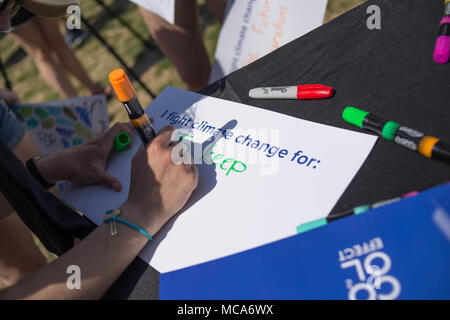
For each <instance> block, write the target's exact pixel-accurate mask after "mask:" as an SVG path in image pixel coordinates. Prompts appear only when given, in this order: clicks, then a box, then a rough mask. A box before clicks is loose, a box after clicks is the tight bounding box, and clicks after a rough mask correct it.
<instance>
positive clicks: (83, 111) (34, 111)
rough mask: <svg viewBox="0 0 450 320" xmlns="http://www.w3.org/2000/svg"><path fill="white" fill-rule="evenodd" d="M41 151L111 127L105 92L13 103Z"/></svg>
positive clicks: (62, 146)
mask: <svg viewBox="0 0 450 320" xmlns="http://www.w3.org/2000/svg"><path fill="white" fill-rule="evenodd" d="M14 109H15V111H16V112H18V113H19V114H20V115H21V116H22V118H23V120H24V122H25V124H26V126H27V131H28V132H29V133H30V135H31V137H32V138H33V140H34V142H35V143H36V145H37V146H38V148H39V151H40V152H41V153H42V155H44V156H46V155H49V154H53V153H55V152H58V151H61V150H64V149H67V148H69V147H72V146H74V145H77V144H81V143H83V142H85V141H87V140H90V139H92V138H94V137H96V136H98V135H100V134H102V133H103V132H105V131H106V130H107V129H108V128H109V117H108V112H107V108H106V97H105V95H93V96H88V97H77V98H70V99H65V100H58V101H51V102H44V103H33V104H20V105H16V106H14Z"/></svg>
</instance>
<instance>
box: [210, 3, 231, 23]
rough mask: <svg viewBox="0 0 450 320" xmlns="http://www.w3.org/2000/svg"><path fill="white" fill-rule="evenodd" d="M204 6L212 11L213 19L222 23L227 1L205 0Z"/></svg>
mask: <svg viewBox="0 0 450 320" xmlns="http://www.w3.org/2000/svg"><path fill="white" fill-rule="evenodd" d="M206 5H207V6H208V8H209V10H211V11H212V13H213V15H214V17H216V19H217V20H219V21H220V23H223V18H224V15H225V9H226V7H227V0H206Z"/></svg>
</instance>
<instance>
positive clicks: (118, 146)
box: [114, 131, 131, 151]
mask: <svg viewBox="0 0 450 320" xmlns="http://www.w3.org/2000/svg"><path fill="white" fill-rule="evenodd" d="M130 142H131V138H130V135H129V134H128V133H126V132H122V131H121V132H119V133H118V134H117V136H116V139H115V140H114V150H116V151H122V150H123V149H125V148H126V147H128V145H129V144H130Z"/></svg>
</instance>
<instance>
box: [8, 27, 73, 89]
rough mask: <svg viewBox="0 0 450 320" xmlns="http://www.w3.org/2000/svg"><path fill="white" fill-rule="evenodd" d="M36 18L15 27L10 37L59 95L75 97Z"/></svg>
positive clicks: (70, 84)
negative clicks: (29, 57) (18, 44)
mask: <svg viewBox="0 0 450 320" xmlns="http://www.w3.org/2000/svg"><path fill="white" fill-rule="evenodd" d="M35 20H36V18H34V19H32V20H31V21H30V22H28V23H26V24H24V25H22V26H20V27H17V28H16V29H14V30H13V31H12V32H11V35H12V36H13V37H14V38H15V39H16V40H17V41H18V42H19V43H20V45H21V46H22V47H23V48H24V49H25V51H27V53H28V54H29V55H30V56H31V57H32V58H33V59H34V62H35V63H36V66H37V68H38V69H39V73H40V74H41V75H42V76H43V77H44V80H45V81H47V82H48V83H49V84H50V85H51V86H52V87H54V88H55V89H56V90H57V91H58V92H59V93H60V94H61V95H63V96H67V97H74V96H76V91H75V89H74V88H73V86H72V83H71V82H70V80H69V78H68V77H67V76H66V74H65V71H64V68H63V67H62V66H60V65H59V64H58V63H57V62H56V61H55V59H54V57H52V53H51V51H50V49H49V48H48V45H47V43H46V41H45V39H44V38H43V37H42V35H41V33H40V32H39V29H38V27H37V24H36V21H35Z"/></svg>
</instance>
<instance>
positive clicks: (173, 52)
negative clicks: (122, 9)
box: [140, 0, 211, 91]
mask: <svg viewBox="0 0 450 320" xmlns="http://www.w3.org/2000/svg"><path fill="white" fill-rule="evenodd" d="M140 10H141V14H142V17H143V18H144V20H145V23H146V25H147V27H148V29H149V30H150V33H151V35H152V37H153V38H154V39H155V41H156V43H157V44H158V46H159V48H160V49H161V51H162V52H163V53H164V55H165V56H167V57H168V58H169V60H170V61H171V62H172V63H173V65H174V66H175V68H176V69H177V71H178V74H179V75H180V77H181V79H182V80H183V81H184V82H185V83H186V84H187V85H188V87H189V89H190V90H192V91H197V90H200V89H201V88H203V87H204V86H206V85H207V84H208V80H209V73H210V72H211V65H210V63H209V58H208V54H207V52H206V49H205V45H204V44H203V39H202V35H201V32H200V26H199V23H198V10H197V1H196V0H181V1H176V9H175V24H173V25H172V24H170V23H168V22H167V21H166V20H164V19H163V18H161V17H160V16H158V15H156V14H154V13H152V12H150V11H148V10H146V9H144V8H142V7H141V8H140Z"/></svg>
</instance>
